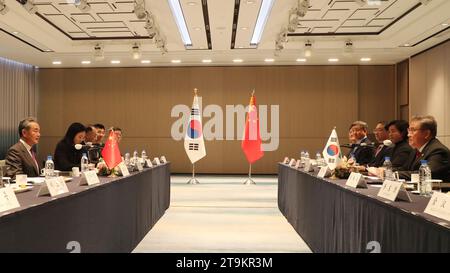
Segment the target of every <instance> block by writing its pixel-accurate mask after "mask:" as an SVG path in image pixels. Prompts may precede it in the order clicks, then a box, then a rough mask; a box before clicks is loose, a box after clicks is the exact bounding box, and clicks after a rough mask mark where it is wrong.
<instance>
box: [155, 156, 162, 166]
mask: <svg viewBox="0 0 450 273" xmlns="http://www.w3.org/2000/svg"><path fill="white" fill-rule="evenodd" d="M153 161H155V164H156V166H159V165H161V162H160V161H159V158H157V157H155V158H154V159H153Z"/></svg>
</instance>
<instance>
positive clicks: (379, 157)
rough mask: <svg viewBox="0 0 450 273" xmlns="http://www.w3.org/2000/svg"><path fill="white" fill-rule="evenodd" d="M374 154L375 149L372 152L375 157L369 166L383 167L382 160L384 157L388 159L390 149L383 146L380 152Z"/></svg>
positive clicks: (390, 153) (390, 152)
mask: <svg viewBox="0 0 450 273" xmlns="http://www.w3.org/2000/svg"><path fill="white" fill-rule="evenodd" d="M377 148H378V147H377ZM375 152H376V149H375V150H374V156H375V157H374V159H373V161H372V162H371V163H370V164H369V166H371V167H381V166H383V163H384V158H385V157H386V156H389V157H390V156H391V155H392V148H391V147H388V146H384V145H383V148H381V151H380V152H379V153H378V154H376V155H375Z"/></svg>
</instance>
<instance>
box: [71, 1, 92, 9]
mask: <svg viewBox="0 0 450 273" xmlns="http://www.w3.org/2000/svg"><path fill="white" fill-rule="evenodd" d="M74 4H75V6H77V8H78V9H79V10H81V11H82V12H88V11H90V10H91V6H90V5H89V4H88V2H87V0H75V2H74Z"/></svg>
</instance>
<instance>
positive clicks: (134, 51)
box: [131, 44, 141, 60]
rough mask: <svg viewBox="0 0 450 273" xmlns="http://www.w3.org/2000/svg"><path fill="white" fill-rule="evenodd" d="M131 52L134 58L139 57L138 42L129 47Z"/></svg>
mask: <svg viewBox="0 0 450 273" xmlns="http://www.w3.org/2000/svg"><path fill="white" fill-rule="evenodd" d="M131 53H132V55H133V59H134V60H138V59H140V58H141V50H140V49H139V45H138V44H134V45H133V47H132V48H131Z"/></svg>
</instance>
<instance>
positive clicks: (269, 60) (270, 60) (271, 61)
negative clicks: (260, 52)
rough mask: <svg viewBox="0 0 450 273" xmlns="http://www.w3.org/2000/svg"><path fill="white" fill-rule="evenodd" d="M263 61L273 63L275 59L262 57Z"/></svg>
mask: <svg viewBox="0 0 450 273" xmlns="http://www.w3.org/2000/svg"><path fill="white" fill-rule="evenodd" d="M264 61H265V62H266V63H273V62H274V61H275V60H274V59H264Z"/></svg>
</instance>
